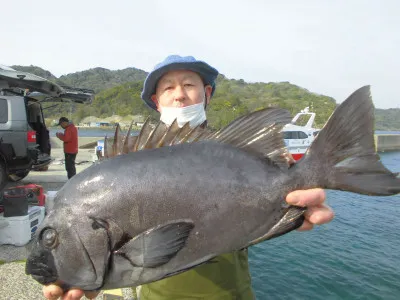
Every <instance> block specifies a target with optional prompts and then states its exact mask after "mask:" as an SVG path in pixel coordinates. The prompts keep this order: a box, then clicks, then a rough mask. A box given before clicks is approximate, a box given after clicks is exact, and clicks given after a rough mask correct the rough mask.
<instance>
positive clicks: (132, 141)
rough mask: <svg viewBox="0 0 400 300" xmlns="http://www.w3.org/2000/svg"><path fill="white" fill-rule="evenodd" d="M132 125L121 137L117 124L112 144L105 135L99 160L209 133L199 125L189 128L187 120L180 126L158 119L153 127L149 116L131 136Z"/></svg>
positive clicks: (176, 142) (191, 141)
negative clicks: (136, 133) (102, 153)
mask: <svg viewBox="0 0 400 300" xmlns="http://www.w3.org/2000/svg"><path fill="white" fill-rule="evenodd" d="M132 126H133V122H132V123H131V125H130V127H129V130H128V132H127V134H126V136H125V137H124V138H122V136H121V129H120V127H119V125H117V127H116V129H115V133H114V139H113V140H114V142H113V144H112V145H110V139H109V138H108V137H107V136H106V137H105V138H104V157H101V156H100V157H99V159H100V160H102V159H104V158H111V157H114V156H117V155H121V154H126V153H129V152H137V151H140V150H144V149H154V148H160V147H164V146H172V145H177V144H182V143H193V142H196V141H198V140H200V139H202V138H204V137H205V136H207V135H209V133H210V131H208V130H205V129H203V128H201V127H200V126H196V127H195V128H191V127H190V124H189V122H188V123H186V124H185V125H184V126H183V127H182V128H180V127H179V126H178V122H177V120H175V121H174V122H173V123H172V124H171V125H170V126H167V125H166V124H165V123H163V122H162V121H159V122H158V123H157V124H156V126H155V127H154V128H153V126H152V125H151V124H150V118H147V119H146V121H145V123H144V124H143V126H142V128H141V130H140V132H139V134H138V135H137V136H131V131H132Z"/></svg>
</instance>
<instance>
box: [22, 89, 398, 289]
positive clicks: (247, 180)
mask: <svg viewBox="0 0 400 300" xmlns="http://www.w3.org/2000/svg"><path fill="white" fill-rule="evenodd" d="M352 97H353V98H354V99H353V98H352ZM371 108H373V106H372V102H371V100H370V98H369V89H368V88H363V89H360V90H358V91H357V92H356V93H354V94H353V95H352V96H351V97H350V98H349V99H348V100H347V101H346V102H345V103H344V104H343V105H341V107H339V109H338V110H337V111H336V112H335V114H334V115H333V116H332V117H331V119H330V120H329V122H328V124H327V125H326V126H325V127H324V129H323V130H322V131H321V132H320V133H319V135H318V137H317V139H316V140H315V142H314V143H313V145H312V146H311V147H310V149H309V151H308V152H307V154H306V155H305V157H304V159H303V160H302V161H301V162H299V163H298V164H296V165H295V166H294V167H292V168H288V167H287V166H286V165H285V163H284V159H283V158H282V155H284V154H285V149H284V147H283V140H282V136H281V135H280V128H281V127H280V125H279V126H278V125H277V124H281V125H283V124H284V123H285V122H286V121H287V119H288V118H287V117H288V116H287V115H286V114H284V113H282V111H281V110H270V111H267V110H265V111H260V112H255V113H253V114H251V115H249V116H245V117H242V118H240V119H238V120H236V121H234V122H233V123H232V124H231V125H230V126H228V127H227V128H225V129H224V130H222V131H221V132H218V133H216V134H213V135H210V136H208V137H207V138H204V139H200V141H197V142H193V143H177V144H176V145H173V146H164V147H161V148H156V149H147V150H143V151H138V152H133V153H128V154H124V155H119V156H116V157H113V158H110V159H108V160H105V161H102V162H100V163H98V164H95V165H93V166H91V167H90V168H88V169H86V170H85V171H83V172H81V173H79V174H78V175H76V176H74V177H73V178H72V179H71V180H69V181H68V182H67V183H66V184H65V186H64V187H63V188H62V190H60V191H59V192H58V193H57V197H56V199H55V205H54V209H53V210H52V211H51V212H50V213H49V214H48V216H47V217H46V220H45V221H44V223H43V225H42V226H41V228H40V230H39V232H40V233H39V235H38V238H37V242H36V244H35V247H34V249H33V250H32V252H31V255H30V257H29V258H28V261H27V273H29V274H32V276H33V277H34V278H35V279H36V280H38V281H39V282H41V283H43V284H47V283H50V282H54V281H56V280H59V281H61V282H63V283H64V284H65V285H66V286H75V287H80V288H82V289H84V290H94V289H99V288H119V287H126V286H137V285H140V284H143V283H147V282H152V281H156V280H159V279H162V278H165V277H168V276H173V275H174V274H178V273H180V272H183V271H185V270H188V269H190V268H192V267H194V266H196V265H199V264H202V263H209V261H210V260H211V259H212V258H213V257H215V256H217V255H220V254H223V253H227V252H231V251H234V250H240V249H243V248H246V247H249V246H251V245H253V244H255V243H259V242H261V241H264V240H268V239H270V238H273V237H276V236H280V235H282V234H285V233H287V232H289V231H292V230H294V229H296V228H297V227H299V226H300V225H301V224H302V222H303V213H304V209H303V208H299V207H294V206H290V207H288V206H287V205H286V202H285V200H284V199H285V197H286V195H287V194H288V192H290V191H293V190H296V189H306V188H312V187H323V188H332V189H341V190H348V191H353V192H357V193H362V194H374V195H392V194H396V193H399V192H400V180H399V179H398V178H397V177H396V176H395V175H394V174H392V173H391V172H389V171H388V170H387V169H386V168H385V167H384V166H383V165H382V164H381V163H380V162H379V157H378V156H377V155H376V153H375V148H374V144H373V126H372V124H373V123H372V122H373V118H372V120H371V116H370V115H371ZM350 116H351V118H350ZM346 118H347V119H346ZM284 121H285V122H284ZM345 125H348V126H352V128H345ZM346 129H347V130H346ZM182 130H183V129H182ZM182 130H181V131H182ZM153 136H155V133H154V132H153ZM157 140H159V139H158V138H157ZM211 263H212V262H211Z"/></svg>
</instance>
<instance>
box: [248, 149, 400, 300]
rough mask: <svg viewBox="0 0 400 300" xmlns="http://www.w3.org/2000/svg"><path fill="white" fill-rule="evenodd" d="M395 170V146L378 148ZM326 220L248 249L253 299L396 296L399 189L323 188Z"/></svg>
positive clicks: (399, 291)
mask: <svg viewBox="0 0 400 300" xmlns="http://www.w3.org/2000/svg"><path fill="white" fill-rule="evenodd" d="M380 156H381V159H382V162H383V163H384V165H385V166H386V167H387V168H388V169H390V170H391V171H392V172H400V152H388V153H380ZM327 202H328V204H329V205H330V206H331V207H332V208H333V210H334V211H335V214H336V216H335V218H334V220H333V221H332V222H330V223H329V224H325V225H322V226H318V227H316V228H315V229H314V230H312V231H309V232H298V231H293V232H291V233H289V234H286V235H285V236H282V237H279V238H276V239H273V240H270V241H266V242H263V243H261V244H257V245H255V246H253V247H250V249H249V260H250V269H251V274H252V280H253V281H252V282H253V288H254V290H255V293H256V296H257V299H400V195H396V196H390V197H377V196H363V195H358V194H354V193H348V192H340V191H327Z"/></svg>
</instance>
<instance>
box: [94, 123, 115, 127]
mask: <svg viewBox="0 0 400 300" xmlns="http://www.w3.org/2000/svg"><path fill="white" fill-rule="evenodd" d="M89 126H90V127H110V126H112V124H111V123H110V122H90V124H89Z"/></svg>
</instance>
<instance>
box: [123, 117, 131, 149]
mask: <svg viewBox="0 0 400 300" xmlns="http://www.w3.org/2000/svg"><path fill="white" fill-rule="evenodd" d="M132 126H133V120H132V122H131V125H130V126H129V129H128V132H127V133H126V137H125V139H124V145H123V146H122V147H123V149H122V153H124V154H126V153H128V152H129V137H130V136H131V131H132Z"/></svg>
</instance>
